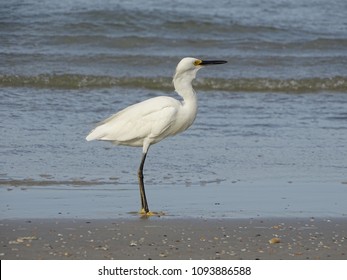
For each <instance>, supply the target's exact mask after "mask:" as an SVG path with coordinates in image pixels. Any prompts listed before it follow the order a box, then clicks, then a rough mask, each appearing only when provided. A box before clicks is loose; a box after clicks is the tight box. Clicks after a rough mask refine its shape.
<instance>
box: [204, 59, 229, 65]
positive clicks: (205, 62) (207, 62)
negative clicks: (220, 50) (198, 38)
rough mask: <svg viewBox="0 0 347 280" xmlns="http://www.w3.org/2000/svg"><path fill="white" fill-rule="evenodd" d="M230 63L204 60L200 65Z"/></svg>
mask: <svg viewBox="0 0 347 280" xmlns="http://www.w3.org/2000/svg"><path fill="white" fill-rule="evenodd" d="M227 62H228V61H225V60H202V61H201V63H200V64H199V65H214V64H224V63H227Z"/></svg>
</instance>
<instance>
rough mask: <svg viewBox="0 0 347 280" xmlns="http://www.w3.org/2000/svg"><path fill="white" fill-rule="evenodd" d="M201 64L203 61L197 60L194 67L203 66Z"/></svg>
mask: <svg viewBox="0 0 347 280" xmlns="http://www.w3.org/2000/svg"><path fill="white" fill-rule="evenodd" d="M201 62H202V61H201V60H200V59H197V60H195V61H194V65H195V66H198V65H200V64H201Z"/></svg>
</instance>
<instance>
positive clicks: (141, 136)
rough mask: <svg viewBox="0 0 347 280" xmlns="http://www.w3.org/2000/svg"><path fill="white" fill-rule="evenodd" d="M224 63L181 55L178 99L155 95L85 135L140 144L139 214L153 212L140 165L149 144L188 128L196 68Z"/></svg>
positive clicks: (193, 108) (192, 115) (193, 109)
mask: <svg viewBox="0 0 347 280" xmlns="http://www.w3.org/2000/svg"><path fill="white" fill-rule="evenodd" d="M224 63H227V61H225V60H201V59H197V58H193V57H185V58H183V59H182V60H181V61H180V62H179V63H178V64H177V67H176V71H175V74H174V77H173V85H174V88H175V91H176V93H177V94H178V95H180V97H181V99H176V98H173V97H169V96H157V97H153V98H150V99H147V100H144V101H142V102H139V103H136V104H134V105H131V106H129V107H127V108H125V109H123V110H121V111H119V112H118V113H116V114H114V115H112V116H110V117H109V118H107V119H105V120H104V121H101V122H100V123H99V124H98V125H97V126H96V127H95V128H94V129H93V130H92V131H91V132H90V133H89V134H88V135H87V137H86V140H87V141H91V140H103V141H110V142H112V143H113V144H115V145H124V146H131V147H142V158H141V163H140V166H139V169H138V174H137V175H138V183H139V188H140V198H141V210H140V211H139V213H140V214H141V215H145V216H150V215H155V212H151V211H149V207H148V202H147V198H146V193H145V186H144V175H143V168H144V164H145V161H146V157H147V153H148V150H149V148H150V146H151V145H153V144H156V143H158V142H159V141H161V140H163V139H165V138H167V137H169V136H174V135H176V134H178V133H180V132H183V131H185V130H186V129H187V128H189V127H190V126H191V125H192V124H193V122H194V120H195V118H196V115H197V109H198V104H197V94H196V92H195V90H194V89H193V86H192V81H193V80H194V79H195V78H196V73H197V72H198V70H200V69H201V68H203V67H204V66H210V65H217V64H224Z"/></svg>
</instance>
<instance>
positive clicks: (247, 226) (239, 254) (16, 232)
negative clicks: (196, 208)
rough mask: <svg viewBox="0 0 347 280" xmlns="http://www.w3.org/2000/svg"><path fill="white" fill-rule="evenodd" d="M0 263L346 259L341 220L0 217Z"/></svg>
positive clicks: (345, 225)
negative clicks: (38, 261)
mask: <svg viewBox="0 0 347 280" xmlns="http://www.w3.org/2000/svg"><path fill="white" fill-rule="evenodd" d="M0 240H1V249H0V256H1V259H4V260H5V259H36V260H40V259H68V260H69V259H80V260H84V259H89V260H94V259H99V260H102V259H138V260H150V259H153V260H160V259H168V260H170V259H182V260H186V259H195V260H197V259H237V260H239V259H247V260H254V259H294V260H302V259H313V260H319V259H324V260H326V259H334V260H336V259H347V220H346V219H342V218H336V219H334V218H331V219H328V218H324V219H316V218H313V217H312V218H298V219H296V218H283V219H281V218H273V219H270V218H269V219H235V220H233V219H224V220H223V219H218V220H217V219H215V220H209V219H170V218H165V217H161V218H158V217H151V218H149V219H140V218H134V219H121V220H73V219H53V220H45V219H36V220H2V221H1V223H0Z"/></svg>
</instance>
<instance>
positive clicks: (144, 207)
mask: <svg viewBox="0 0 347 280" xmlns="http://www.w3.org/2000/svg"><path fill="white" fill-rule="evenodd" d="M146 156H147V153H143V154H142V160H141V164H140V167H139V171H138V173H137V174H138V178H139V186H140V195H141V207H142V209H141V211H144V212H145V213H148V212H149V209H148V203H147V198H146V193H145V185H144V183H143V166H144V165H145V160H146Z"/></svg>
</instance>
